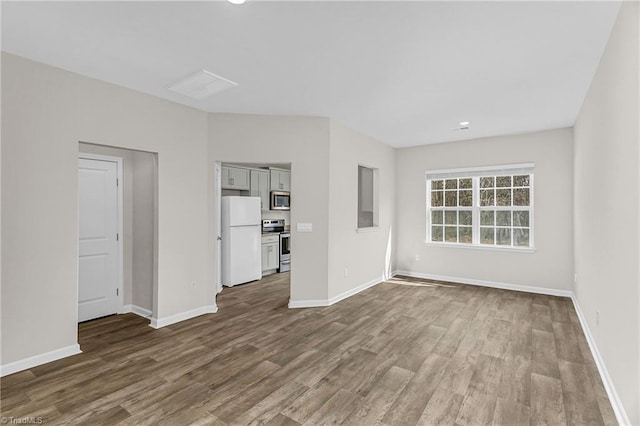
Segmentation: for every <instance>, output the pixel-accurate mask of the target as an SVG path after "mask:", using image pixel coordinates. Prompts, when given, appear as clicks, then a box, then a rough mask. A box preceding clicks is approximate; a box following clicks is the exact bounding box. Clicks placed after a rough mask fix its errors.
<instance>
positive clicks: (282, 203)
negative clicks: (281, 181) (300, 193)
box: [270, 191, 291, 210]
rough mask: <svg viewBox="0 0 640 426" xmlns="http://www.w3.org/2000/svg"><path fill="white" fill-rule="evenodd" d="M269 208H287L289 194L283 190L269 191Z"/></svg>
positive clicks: (289, 198) (289, 199)
mask: <svg viewBox="0 0 640 426" xmlns="http://www.w3.org/2000/svg"><path fill="white" fill-rule="evenodd" d="M270 204H271V206H270V207H271V210H289V209H290V206H291V194H290V193H289V192H285V191H271V203H270Z"/></svg>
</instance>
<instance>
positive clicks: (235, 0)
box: [227, 0, 245, 4]
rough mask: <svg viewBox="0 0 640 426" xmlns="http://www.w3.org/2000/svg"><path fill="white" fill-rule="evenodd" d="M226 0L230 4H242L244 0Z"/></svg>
mask: <svg viewBox="0 0 640 426" xmlns="http://www.w3.org/2000/svg"><path fill="white" fill-rule="evenodd" d="M227 1H228V2H229V3H232V4H242V3H244V2H245V0H227Z"/></svg>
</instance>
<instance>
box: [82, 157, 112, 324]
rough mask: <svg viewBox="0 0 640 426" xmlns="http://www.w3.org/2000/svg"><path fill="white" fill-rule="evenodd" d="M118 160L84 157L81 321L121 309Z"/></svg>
mask: <svg viewBox="0 0 640 426" xmlns="http://www.w3.org/2000/svg"><path fill="white" fill-rule="evenodd" d="M117 178H118V163H117V162H114V161H102V160H92V159H85V158H81V159H80V167H79V182H78V183H79V215H80V227H79V235H80V241H79V259H78V265H79V271H78V272H79V277H78V281H79V282H78V321H87V320H90V319H93V318H99V317H103V316H105V315H111V314H115V313H117V312H118V308H119V305H120V302H119V300H120V298H119V288H118V282H119V258H118V255H119V253H118V240H119V237H118V235H117V234H118V187H117V186H118V182H117Z"/></svg>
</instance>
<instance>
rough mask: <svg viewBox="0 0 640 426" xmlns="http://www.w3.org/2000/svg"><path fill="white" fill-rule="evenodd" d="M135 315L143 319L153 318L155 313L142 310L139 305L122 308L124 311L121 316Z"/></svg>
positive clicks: (121, 311) (121, 310)
mask: <svg viewBox="0 0 640 426" xmlns="http://www.w3.org/2000/svg"><path fill="white" fill-rule="evenodd" d="M130 312H131V313H134V314H136V315H138V316H141V317H143V318H151V316H152V315H153V313H152V312H151V311H150V310H148V309H145V308H141V307H140V306H137V305H124V306H123V307H122V309H120V312H119V313H120V314H128V313H130Z"/></svg>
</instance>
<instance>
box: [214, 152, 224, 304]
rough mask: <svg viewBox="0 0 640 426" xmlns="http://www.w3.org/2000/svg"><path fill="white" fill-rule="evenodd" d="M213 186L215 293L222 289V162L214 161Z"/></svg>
mask: <svg viewBox="0 0 640 426" xmlns="http://www.w3.org/2000/svg"><path fill="white" fill-rule="evenodd" d="M214 174H215V177H214V179H215V188H214V199H213V205H214V207H213V209H214V214H215V217H216V219H215V223H214V228H215V231H214V233H215V236H214V238H215V240H214V250H215V269H216V272H215V283H216V294H218V293H220V292H221V291H222V243H221V236H222V217H221V214H222V162H220V161H216V162H215V170H214Z"/></svg>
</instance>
